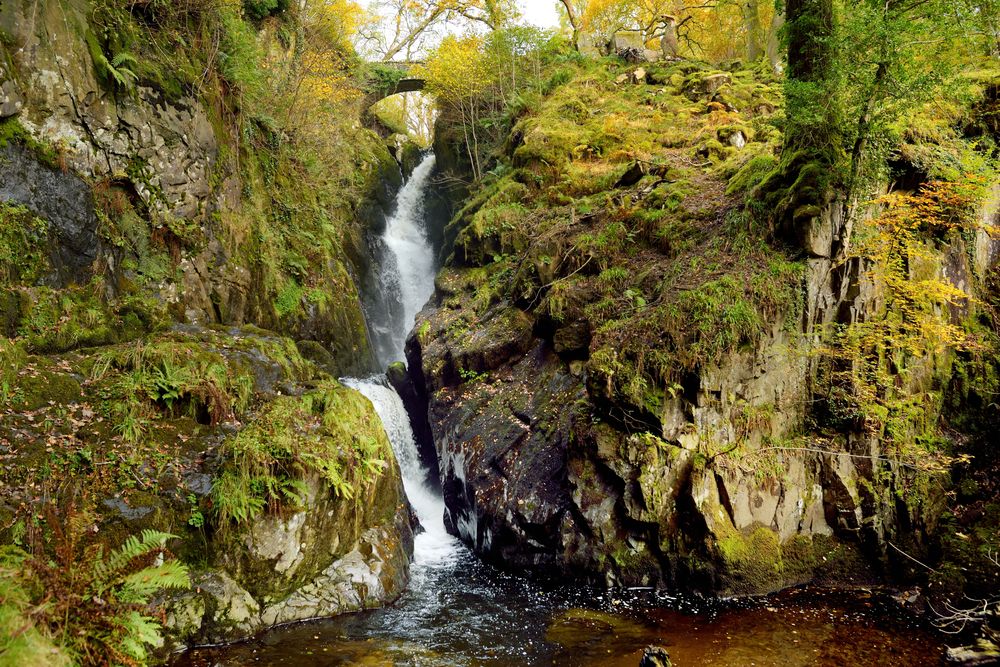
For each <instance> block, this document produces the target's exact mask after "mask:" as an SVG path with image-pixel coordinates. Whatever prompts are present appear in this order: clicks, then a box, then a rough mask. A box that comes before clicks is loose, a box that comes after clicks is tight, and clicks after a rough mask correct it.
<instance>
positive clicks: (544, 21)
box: [518, 0, 559, 28]
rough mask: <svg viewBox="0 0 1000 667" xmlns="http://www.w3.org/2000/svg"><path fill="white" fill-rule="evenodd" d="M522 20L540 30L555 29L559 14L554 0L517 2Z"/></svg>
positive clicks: (557, 24) (520, 0)
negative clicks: (522, 14) (521, 13)
mask: <svg viewBox="0 0 1000 667" xmlns="http://www.w3.org/2000/svg"><path fill="white" fill-rule="evenodd" d="M518 4H519V5H520V6H521V11H522V12H524V18H525V19H526V20H527V21H528V23H533V24H535V25H537V26H538V27H540V28H557V27H558V26H559V14H558V12H557V10H556V4H557V3H556V0H518Z"/></svg>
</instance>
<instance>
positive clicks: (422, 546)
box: [343, 376, 458, 567]
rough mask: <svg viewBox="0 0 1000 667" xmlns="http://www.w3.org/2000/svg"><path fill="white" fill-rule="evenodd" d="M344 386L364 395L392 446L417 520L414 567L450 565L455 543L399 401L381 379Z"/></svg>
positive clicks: (382, 378) (454, 553)
mask: <svg viewBox="0 0 1000 667" xmlns="http://www.w3.org/2000/svg"><path fill="white" fill-rule="evenodd" d="M343 382H344V384H346V385H347V386H348V387H351V388H352V389H357V390H358V391H360V392H361V393H362V394H364V395H365V396H366V397H367V398H368V400H369V401H371V402H372V405H373V406H375V412H377V413H378V416H379V418H380V419H381V420H382V426H383V428H385V432H386V435H388V436H389V442H390V443H392V449H393V452H394V453H395V454H396V460H397V461H399V468H400V471H401V472H402V474H403V488H404V489H405V490H406V497H407V498H408V499H409V501H410V505H412V506H413V509H414V511H416V513H417V518H418V519H420V525H421V526H422V527H423V529H424V530H423V532H422V533H420V534H419V535H417V537H416V540H415V541H414V546H413V558H414V564H415V565H416V566H418V567H419V566H421V565H429V564H435V563H444V562H450V561H451V560H452V559H454V557H455V556H456V555H457V552H458V540H457V539H456V538H454V537H452V536H451V535H449V534H448V531H447V530H446V529H445V527H444V500H443V499H442V498H441V496H440V495H439V494H438V493H437V492H436V491H434V490H432V489H430V488H428V486H427V484H426V483H425V481H424V480H425V479H426V472H425V471H424V469H423V467H422V466H421V465H420V456H419V455H418V454H417V445H416V442H415V440H414V438H413V429H412V428H411V427H410V417H409V415H407V413H406V408H405V407H404V406H403V401H402V399H400V398H399V394H397V393H396V390H395V389H393V388H392V387H391V386H389V383H388V381H386V379H385V378H384V377H381V376H380V377H374V378H368V379H366V380H356V379H351V378H348V379H345V380H344V381H343Z"/></svg>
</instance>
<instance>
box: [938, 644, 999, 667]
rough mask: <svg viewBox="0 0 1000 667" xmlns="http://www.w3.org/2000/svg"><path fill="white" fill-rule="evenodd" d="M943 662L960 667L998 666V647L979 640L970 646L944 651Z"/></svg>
mask: <svg viewBox="0 0 1000 667" xmlns="http://www.w3.org/2000/svg"><path fill="white" fill-rule="evenodd" d="M944 659H945V662H947V663H948V664H951V665H961V666H962V667H984V666H985V665H1000V646H997V645H996V644H994V643H993V642H991V641H989V640H987V639H980V640H979V641H978V642H976V644H974V645H972V646H959V647H957V648H949V649H948V650H947V651H945V655H944Z"/></svg>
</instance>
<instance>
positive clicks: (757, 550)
mask: <svg viewBox="0 0 1000 667" xmlns="http://www.w3.org/2000/svg"><path fill="white" fill-rule="evenodd" d="M717 547H718V550H719V556H720V558H721V565H722V573H723V579H724V581H725V588H726V590H729V591H731V592H733V593H738V594H750V595H753V594H760V593H769V592H772V591H776V590H779V589H781V588H783V587H784V585H785V578H784V566H783V563H782V557H781V544H780V542H779V541H778V535H777V533H775V532H774V531H772V530H769V529H767V528H763V527H760V528H756V529H754V530H752V531H751V532H750V533H749V534H744V533H739V532H734V533H733V534H731V535H727V536H726V537H723V538H721V539H719V541H718V542H717Z"/></svg>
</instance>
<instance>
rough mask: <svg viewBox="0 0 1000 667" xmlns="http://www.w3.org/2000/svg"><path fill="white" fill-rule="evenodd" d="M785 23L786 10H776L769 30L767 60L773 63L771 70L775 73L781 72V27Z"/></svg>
mask: <svg viewBox="0 0 1000 667" xmlns="http://www.w3.org/2000/svg"><path fill="white" fill-rule="evenodd" d="M783 25H785V12H783V11H778V10H777V8H776V9H775V10H774V16H772V17H771V27H770V28H769V29H768V31H767V60H768V62H769V63H771V70H772V71H773V72H774V73H775V74H781V69H782V64H781V40H780V39H779V35H780V34H781V27H782V26H783Z"/></svg>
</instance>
